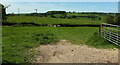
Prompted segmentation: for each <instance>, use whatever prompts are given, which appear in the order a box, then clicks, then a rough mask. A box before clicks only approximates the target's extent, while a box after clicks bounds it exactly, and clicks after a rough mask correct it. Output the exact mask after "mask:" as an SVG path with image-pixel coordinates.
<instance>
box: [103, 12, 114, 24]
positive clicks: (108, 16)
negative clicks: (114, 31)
mask: <svg viewBox="0 0 120 65" xmlns="http://www.w3.org/2000/svg"><path fill="white" fill-rule="evenodd" d="M113 18H114V17H113V16H112V15H110V14H107V15H106V19H105V22H106V23H110V24H114V21H113Z"/></svg>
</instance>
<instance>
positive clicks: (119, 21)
mask: <svg viewBox="0 0 120 65" xmlns="http://www.w3.org/2000/svg"><path fill="white" fill-rule="evenodd" d="M114 24H117V25H120V14H119V13H116V14H115V17H114Z"/></svg>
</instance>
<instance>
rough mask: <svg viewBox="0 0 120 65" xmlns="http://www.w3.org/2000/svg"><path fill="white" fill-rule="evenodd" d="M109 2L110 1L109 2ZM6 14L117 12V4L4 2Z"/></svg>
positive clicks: (115, 2) (114, 2)
mask: <svg viewBox="0 0 120 65" xmlns="http://www.w3.org/2000/svg"><path fill="white" fill-rule="evenodd" d="M109 1H110V0H109ZM2 4H4V5H5V6H7V5H8V4H10V5H11V6H10V7H8V8H7V10H6V11H7V13H12V12H14V13H18V8H19V11H20V13H33V12H35V9H38V13H45V12H47V11H53V10H54V11H76V12H113V13H116V12H118V2H117V0H116V1H113V2H4V3H2Z"/></svg>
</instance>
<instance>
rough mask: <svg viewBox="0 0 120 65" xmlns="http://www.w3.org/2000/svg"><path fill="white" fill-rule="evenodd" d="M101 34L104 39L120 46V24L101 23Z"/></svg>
mask: <svg viewBox="0 0 120 65" xmlns="http://www.w3.org/2000/svg"><path fill="white" fill-rule="evenodd" d="M100 34H101V35H102V36H103V38H104V39H106V40H108V41H109V42H111V43H114V44H116V45H119V46H120V26H118V25H113V24H107V23H102V24H101V25H100Z"/></svg>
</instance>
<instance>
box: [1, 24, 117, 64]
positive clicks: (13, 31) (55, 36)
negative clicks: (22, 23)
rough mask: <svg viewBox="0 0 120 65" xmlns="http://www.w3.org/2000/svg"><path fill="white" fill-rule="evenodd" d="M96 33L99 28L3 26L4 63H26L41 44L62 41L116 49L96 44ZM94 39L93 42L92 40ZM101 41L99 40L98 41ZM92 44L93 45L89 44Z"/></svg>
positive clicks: (111, 46)
mask: <svg viewBox="0 0 120 65" xmlns="http://www.w3.org/2000/svg"><path fill="white" fill-rule="evenodd" d="M94 32H98V28H97V27H56V28H54V27H36V26H34V27H11V26H3V31H2V33H3V35H2V37H3V40H2V41H3V53H2V55H3V59H2V60H3V62H4V63H8V62H9V63H25V62H28V60H29V59H30V58H33V57H34V55H33V56H32V55H29V54H28V53H29V52H28V50H29V49H31V48H36V47H37V46H39V45H41V44H49V43H56V42H57V41H59V40H61V39H66V40H69V41H70V42H71V43H73V44H86V45H90V46H93V47H99V48H115V47H116V46H114V45H113V44H109V43H108V42H107V44H106V45H104V44H103V43H105V42H104V40H103V41H102V44H101V43H100V42H101V41H99V45H95V44H98V42H94V41H93V40H95V38H94V37H93V35H94ZM91 39H93V40H91ZM98 40H99V39H98ZM88 41H89V42H92V43H88Z"/></svg>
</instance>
